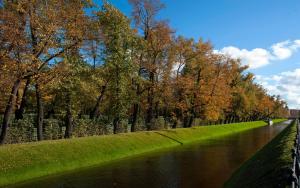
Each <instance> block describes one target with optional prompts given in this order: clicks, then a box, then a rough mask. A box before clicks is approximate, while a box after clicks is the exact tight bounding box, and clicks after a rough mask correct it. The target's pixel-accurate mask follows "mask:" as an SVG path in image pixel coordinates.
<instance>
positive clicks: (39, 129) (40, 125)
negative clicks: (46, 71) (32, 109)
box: [35, 84, 44, 141]
mask: <svg viewBox="0 0 300 188" xmlns="http://www.w3.org/2000/svg"><path fill="white" fill-rule="evenodd" d="M35 89H36V105H37V119H36V126H37V139H38V141H40V140H43V122H44V106H43V101H42V95H41V91H40V88H39V85H38V84H36V85H35Z"/></svg>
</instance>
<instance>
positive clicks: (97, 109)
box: [90, 85, 106, 119]
mask: <svg viewBox="0 0 300 188" xmlns="http://www.w3.org/2000/svg"><path fill="white" fill-rule="evenodd" d="M105 90H106V85H104V86H102V89H101V92H100V95H99V97H98V98H97V102H96V105H95V107H94V109H93V111H92V112H91V114H90V119H94V118H96V117H98V116H99V111H100V103H101V102H102V99H103V97H104V93H105Z"/></svg>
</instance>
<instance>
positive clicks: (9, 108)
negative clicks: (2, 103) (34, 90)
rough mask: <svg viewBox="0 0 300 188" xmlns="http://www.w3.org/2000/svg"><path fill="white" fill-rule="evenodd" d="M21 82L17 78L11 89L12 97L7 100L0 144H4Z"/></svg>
mask: <svg viewBox="0 0 300 188" xmlns="http://www.w3.org/2000/svg"><path fill="white" fill-rule="evenodd" d="M20 84H21V80H20V79H17V80H16V81H15V83H14V85H13V88H12V90H11V94H10V97H9V100H8V102H7V105H6V108H5V112H4V117H3V122H2V130H1V135H0V144H4V141H5V136H6V132H7V127H8V123H9V119H10V115H11V112H12V110H13V103H14V100H15V98H16V95H17V92H18V89H19V87H20Z"/></svg>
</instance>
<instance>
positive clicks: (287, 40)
mask: <svg viewBox="0 0 300 188" xmlns="http://www.w3.org/2000/svg"><path fill="white" fill-rule="evenodd" d="M161 1H162V2H163V3H164V4H165V5H166V8H165V9H163V10H162V11H161V13H160V14H159V16H158V18H159V19H166V20H168V21H169V24H170V26H171V27H172V28H173V29H175V31H176V35H183V36H185V37H188V38H194V39H195V40H198V39H199V38H202V39H204V40H209V41H211V43H212V44H213V45H214V48H215V51H216V52H218V53H223V54H227V55H229V56H231V57H233V58H239V59H241V61H242V63H243V64H245V65H249V67H250V68H249V71H250V72H252V73H254V74H255V75H256V82H257V83H259V84H261V85H263V86H264V88H266V89H267V90H268V92H269V93H270V94H271V95H280V96H281V97H282V98H283V99H284V100H285V101H287V102H288V105H289V107H290V108H299V109H300V1H299V0H161ZM109 2H111V3H112V4H113V5H115V6H116V7H117V8H119V9H120V10H121V11H122V12H123V13H124V14H126V15H127V16H130V15H131V6H130V5H129V4H128V2H127V0H110V1H109Z"/></svg>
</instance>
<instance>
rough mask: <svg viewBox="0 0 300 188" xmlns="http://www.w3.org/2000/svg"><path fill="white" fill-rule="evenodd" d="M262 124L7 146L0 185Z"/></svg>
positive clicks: (1, 151)
mask: <svg viewBox="0 0 300 188" xmlns="http://www.w3.org/2000/svg"><path fill="white" fill-rule="evenodd" d="M278 121H283V120H277V121H276V122H278ZM265 125H267V124H266V123H265V122H263V121H257V122H247V123H237V124H228V125H216V126H205V127H193V128H188V129H176V130H164V131H150V132H137V133H128V134H118V135H109V136H98V137H86V138H76V139H70V140H57V141H43V142H36V143H27V144H15V145H6V146H3V147H1V148H0V171H1V174H0V185H7V184H14V183H17V182H21V181H25V180H29V179H32V178H37V177H41V176H46V175H52V174H56V173H62V172H65V171H70V170H74V169H78V168H83V167H88V166H93V165H99V164H104V163H107V162H109V161H113V160H117V159H121V158H124V157H128V156H133V155H136V154H141V153H146V152H151V151H154V150H158V149H163V148H170V147H175V146H179V145H182V144H188V143H192V142H197V141H198V142H204V141H206V140H209V139H212V138H217V137H222V136H226V135H230V134H234V133H237V132H242V131H246V130H249V129H254V128H257V127H262V126H265Z"/></svg>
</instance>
